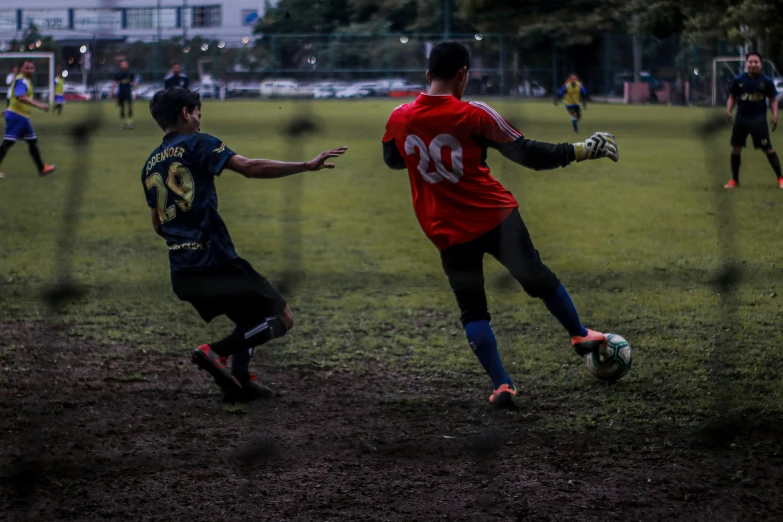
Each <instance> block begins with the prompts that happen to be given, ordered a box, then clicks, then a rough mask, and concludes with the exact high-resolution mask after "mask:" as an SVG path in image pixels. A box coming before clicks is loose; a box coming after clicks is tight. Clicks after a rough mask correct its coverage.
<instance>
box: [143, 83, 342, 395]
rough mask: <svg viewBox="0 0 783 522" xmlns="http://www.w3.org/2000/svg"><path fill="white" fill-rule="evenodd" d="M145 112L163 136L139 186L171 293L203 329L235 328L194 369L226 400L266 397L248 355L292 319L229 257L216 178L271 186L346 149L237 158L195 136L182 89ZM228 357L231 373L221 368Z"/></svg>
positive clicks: (261, 281)
mask: <svg viewBox="0 0 783 522" xmlns="http://www.w3.org/2000/svg"><path fill="white" fill-rule="evenodd" d="M150 112H151V113H152V117H153V118H154V119H155V121H156V122H157V123H158V125H159V126H160V128H161V129H163V131H164V132H165V136H164V137H163V143H162V144H161V145H160V146H159V147H158V148H157V149H155V150H154V151H153V152H152V154H151V155H150V157H149V159H148V160H147V162H146V163H145V164H144V167H143V169H142V173H141V181H142V185H143V187H144V191H145V194H146V197H147V204H148V205H149V207H150V208H151V216H152V226H153V227H154V229H155V232H157V233H158V234H159V235H160V236H161V237H163V238H164V239H165V240H166V244H167V245H168V247H169V262H170V265H171V283H172V287H173V289H174V293H175V294H176V295H177V296H178V297H179V298H180V299H182V300H183V301H187V302H189V303H191V304H192V305H193V306H194V307H195V308H196V310H197V311H198V313H199V314H200V315H201V317H202V318H203V319H204V320H205V321H211V320H212V319H213V318H215V317H217V316H219V315H226V316H227V317H228V318H229V319H231V320H232V321H233V322H234V323H235V324H236V328H235V329H234V331H233V332H232V333H231V334H229V335H228V336H227V337H226V338H224V339H222V340H220V341H218V342H215V343H210V344H204V345H202V346H200V347H199V348H198V349H196V350H195V351H194V352H193V356H192V358H193V362H194V363H196V364H197V365H198V366H199V367H201V368H203V369H204V370H206V371H208V372H209V373H210V374H211V375H212V376H213V377H214V378H215V380H216V381H217V383H218V384H219V385H220V386H221V388H223V390H224V391H225V392H226V393H227V396H228V398H230V399H233V398H245V399H250V398H254V397H258V396H265V395H269V394H271V391H270V390H269V389H268V388H266V387H265V386H263V385H261V384H260V383H258V382H257V381H256V380H255V377H254V376H253V375H251V374H250V371H249V369H248V364H249V362H250V356H251V355H252V351H253V348H254V347H257V346H261V345H262V344H264V343H266V342H269V341H271V340H272V339H275V338H278V337H281V336H283V335H285V333H286V332H287V331H288V330H290V329H291V327H292V326H293V316H292V314H291V310H290V309H289V308H288V305H287V304H286V302H285V300H284V299H283V298H282V297H281V296H280V294H278V293H277V291H276V290H275V289H274V287H273V286H272V285H271V284H270V283H269V282H268V281H267V280H266V279H265V278H264V277H263V276H262V275H260V274H258V273H257V272H256V271H255V270H254V269H253V267H252V266H250V263H248V262H247V261H245V260H244V259H241V258H240V257H239V256H238V255H237V253H236V251H235V250H234V244H233V243H232V241H231V237H230V236H229V234H228V230H227V229H226V225H225V223H224V222H223V220H222V219H221V217H220V214H218V208H217V194H216V192H215V177H216V176H219V175H220V173H221V172H222V171H223V169H229V170H232V171H234V172H238V173H240V174H242V175H243V176H245V177H247V178H255V179H271V178H282V177H285V176H290V175H292V174H298V173H300V172H308V171H317V170H321V169H323V168H334V165H333V164H331V163H326V161H327V160H328V159H329V158H335V157H337V156H340V155H342V154H343V153H344V152H345V151H346V148H344V147H343V148H339V149H334V150H331V151H328V152H323V153H321V154H319V155H318V156H316V157H315V158H314V159H312V160H310V161H308V162H302V163H287V162H282V161H275V160H266V159H247V158H243V157H242V156H239V155H237V154H235V153H234V152H233V151H232V150H231V149H229V148H228V147H226V145H225V143H223V142H222V141H220V140H219V139H217V138H215V137H213V136H210V135H208V134H201V133H199V132H198V131H199V130H200V127H201V99H200V97H199V94H198V93H194V92H191V91H189V90H187V89H183V88H181V87H174V88H172V89H166V90H164V91H160V92H158V93H156V94H155V96H154V97H153V99H152V101H151V102H150ZM229 355H233V357H232V367H231V370H228V369H227V368H226V357H227V356H229Z"/></svg>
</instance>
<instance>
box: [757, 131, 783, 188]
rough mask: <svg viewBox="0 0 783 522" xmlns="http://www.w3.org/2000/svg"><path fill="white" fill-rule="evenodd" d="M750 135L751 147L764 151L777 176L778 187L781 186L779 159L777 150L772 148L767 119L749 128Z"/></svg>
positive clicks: (782, 184)
mask: <svg viewBox="0 0 783 522" xmlns="http://www.w3.org/2000/svg"><path fill="white" fill-rule="evenodd" d="M751 136H752V137H753V147H754V148H756V149H761V150H762V151H764V153H765V154H764V155H765V156H766V157H767V161H769V166H770V167H772V170H773V171H774V172H775V176H776V178H777V184H778V187H780V188H783V175H781V171H780V159H779V158H778V154H777V152H775V149H774V148H772V141H771V140H770V136H769V127H768V125H767V121H766V120H764V121H761V122H759V123H758V124H756V125H755V126H754V127H753V128H752V129H751Z"/></svg>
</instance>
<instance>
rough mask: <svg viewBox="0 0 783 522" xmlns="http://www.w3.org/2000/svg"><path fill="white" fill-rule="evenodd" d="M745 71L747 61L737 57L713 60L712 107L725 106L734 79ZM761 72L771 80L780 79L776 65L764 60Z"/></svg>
mask: <svg viewBox="0 0 783 522" xmlns="http://www.w3.org/2000/svg"><path fill="white" fill-rule="evenodd" d="M744 71H745V59H744V58H739V57H736V56H723V57H719V58H714V59H713V60H712V105H713V106H716V105H723V104H724V103H726V100H727V99H728V95H729V88H730V87H731V82H732V81H733V80H734V78H735V77H736V76H738V75H740V74H742V73H743V72H744ZM761 72H762V73H763V74H766V75H767V76H769V77H770V78H780V72H778V70H777V69H776V68H775V64H774V63H772V62H771V61H769V60H764V63H763V64H762V68H761Z"/></svg>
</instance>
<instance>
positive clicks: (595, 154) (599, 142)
mask: <svg viewBox="0 0 783 522" xmlns="http://www.w3.org/2000/svg"><path fill="white" fill-rule="evenodd" d="M574 153H576V161H577V162H579V161H584V160H588V159H590V160H592V159H598V158H609V159H610V160H612V161H614V162H615V163H617V161H618V160H619V159H620V153H619V152H618V151H617V141H615V139H614V136H612V135H611V134H609V133H608V132H596V133H595V134H593V135H592V136H590V137H589V138H588V139H587V140H586V141H584V142H581V143H574Z"/></svg>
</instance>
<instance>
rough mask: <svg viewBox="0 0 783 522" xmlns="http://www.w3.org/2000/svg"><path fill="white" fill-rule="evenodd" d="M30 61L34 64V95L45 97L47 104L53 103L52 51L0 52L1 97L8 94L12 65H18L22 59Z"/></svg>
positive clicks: (5, 96) (51, 104)
mask: <svg viewBox="0 0 783 522" xmlns="http://www.w3.org/2000/svg"><path fill="white" fill-rule="evenodd" d="M28 60H29V61H31V62H33V63H34V64H35V76H34V77H33V87H34V89H35V97H36V98H41V97H45V99H47V100H48V102H49V105H50V106H53V105H54V88H53V87H54V74H55V73H54V53H0V79H2V81H3V84H2V85H1V86H0V88H2V89H3V95H2V96H3V98H6V99H7V97H8V96H9V95H10V92H11V85H10V83H11V82H10V81H9V80H10V78H11V77H10V76H9V75H10V74H11V72H12V70H13V68H14V66H17V67H18V66H19V65H21V64H22V62H23V61H28Z"/></svg>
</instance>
